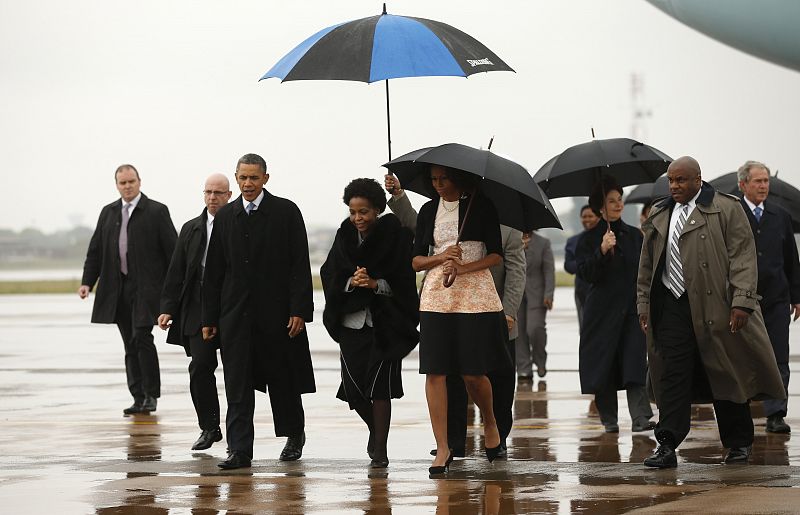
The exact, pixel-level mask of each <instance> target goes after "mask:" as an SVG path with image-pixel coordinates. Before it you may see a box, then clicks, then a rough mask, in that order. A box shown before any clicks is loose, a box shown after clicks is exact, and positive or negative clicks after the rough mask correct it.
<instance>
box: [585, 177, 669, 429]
mask: <svg viewBox="0 0 800 515" xmlns="http://www.w3.org/2000/svg"><path fill="white" fill-rule="evenodd" d="M589 206H590V207H591V208H592V210H593V211H594V212H595V214H597V215H598V216H601V217H602V220H601V221H600V223H598V224H597V225H595V226H594V227H593V228H591V229H589V230H587V231H586V232H585V233H584V234H583V236H582V237H581V238H580V240H579V241H578V246H577V249H576V251H575V258H576V261H577V266H578V274H577V275H578V277H579V278H580V279H582V280H583V281H586V282H587V283H589V285H590V286H589V292H588V294H587V296H586V300H585V304H584V307H583V323H582V324H581V337H580V350H579V359H580V364H579V371H580V379H581V393H584V394H588V393H593V394H594V395H595V403H596V404H597V410H598V411H599V412H600V420H601V422H602V423H603V426H604V427H605V431H606V432H607V433H617V432H619V424H618V417H617V414H618V404H617V391H618V390H625V391H626V393H627V396H628V411H629V412H630V415H631V420H632V422H633V424H632V430H633V431H634V432H639V431H649V430H652V429H653V428H654V427H655V424H654V423H653V422H651V421H650V418H651V417H652V416H653V410H652V409H651V408H650V402H649V400H648V398H647V393H646V390H645V378H646V375H647V354H646V345H645V338H644V334H642V332H641V330H640V329H639V319H638V315H637V313H636V277H637V275H636V274H637V270H638V268H639V254H640V252H641V249H642V233H641V231H639V229H637V228H636V227H632V226H630V225H628V224H626V223H625V222H623V221H622V218H621V217H622V210H623V208H624V204H623V202H622V187H621V186H619V184H617V182H616V181H615V180H614V179H613V178H611V177H605V178H604V180H603V181H601V182H598V183H597V184H596V185H595V187H594V189H593V191H592V194H591V195H590V196H589Z"/></svg>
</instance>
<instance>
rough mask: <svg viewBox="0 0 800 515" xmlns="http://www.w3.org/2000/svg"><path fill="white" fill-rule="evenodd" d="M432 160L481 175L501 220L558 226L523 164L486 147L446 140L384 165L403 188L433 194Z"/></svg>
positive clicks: (518, 225)
mask: <svg viewBox="0 0 800 515" xmlns="http://www.w3.org/2000/svg"><path fill="white" fill-rule="evenodd" d="M433 164H435V165H441V166H447V167H450V168H455V169H457V170H462V171H465V172H468V173H472V174H475V175H478V176H480V177H482V178H483V180H481V181H480V182H479V183H478V184H479V188H480V190H481V192H482V193H483V194H484V195H486V196H487V197H488V198H489V199H490V200H491V201H492V203H493V204H494V206H495V208H496V209H497V214H498V216H499V218H500V223H501V224H503V225H507V226H509V227H513V228H515V229H519V230H520V231H523V232H527V231H531V230H533V229H540V228H544V227H554V228H558V229H561V222H560V221H559V220H558V216H556V213H555V211H554V210H553V206H551V205H550V200H548V198H547V196H546V195H545V194H544V193H543V192H542V190H541V188H539V186H538V185H537V184H536V182H534V180H533V178H531V176H530V174H529V173H528V171H527V170H526V169H525V167H524V166H522V165H520V164H519V163H516V162H514V161H512V160H510V159H506V158H504V157H502V156H499V155H497V154H495V153H494V152H491V151H489V150H479V149H476V148H473V147H469V146H467V145H461V144H458V143H447V144H444V145H439V146H438V147H426V148H421V149H419V150H415V151H413V152H409V153H408V154H405V155H403V156H400V157H398V158H397V159H395V160H393V161H390V162H388V163H386V164H384V165H383V166H385V167H386V168H388V169H389V170H390V171H391V172H392V173H394V174H395V175H397V178H398V179H400V183H401V184H402V185H403V188H404V189H407V190H409V191H413V192H416V193H419V194H421V195H425V196H426V197H428V198H435V196H436V192H435V191H434V190H433V188H432V187H431V179H430V175H429V170H430V165H433Z"/></svg>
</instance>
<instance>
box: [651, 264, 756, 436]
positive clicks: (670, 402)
mask: <svg viewBox="0 0 800 515" xmlns="http://www.w3.org/2000/svg"><path fill="white" fill-rule="evenodd" d="M655 282H656V283H657V284H656V285H654V288H659V285H660V290H661V291H660V292H658V293H659V294H660V295H662V296H663V306H662V310H661V316H660V318H659V320H658V323H657V324H655V325H654V326H653V329H654V331H655V338H656V345H657V346H658V352H659V354H660V355H661V358H662V360H663V370H662V375H661V383H660V384H659V385H658V386H659V390H660V392H661V395H660V397H661V398H660V399H659V401H660V403H659V417H658V418H659V420H658V425H657V426H656V430H655V436H656V440H658V441H659V442H660V443H667V444H669V445H672V446H673V447H678V446H679V445H680V444H681V442H683V440H684V439H685V438H686V435H688V434H689V428H690V424H691V407H692V392H693V390H694V389H697V388H700V389H709V390H710V388H709V387H708V377H707V376H706V373H705V369H704V368H703V362H702V361H701V359H700V353H699V350H698V346H697V338H696V337H695V334H694V329H693V328H692V312H691V308H690V306H689V298H688V296H687V295H686V294H685V293H684V294H683V295H681V297H680V298H679V299H676V298H675V297H674V296H673V295H672V293H670V292H669V291H668V290H667V289H666V288H665V287H664V286H663V285H661V281H660V278H659V279H657V280H656V281H655ZM714 413H715V414H716V417H717V427H718V428H719V436H720V440H722V445H723V446H724V447H728V448H730V447H745V446H748V445H751V444H752V443H753V419H752V418H751V416H750V405H749V404H748V403H744V404H738V403H734V402H731V401H724V400H715V401H714Z"/></svg>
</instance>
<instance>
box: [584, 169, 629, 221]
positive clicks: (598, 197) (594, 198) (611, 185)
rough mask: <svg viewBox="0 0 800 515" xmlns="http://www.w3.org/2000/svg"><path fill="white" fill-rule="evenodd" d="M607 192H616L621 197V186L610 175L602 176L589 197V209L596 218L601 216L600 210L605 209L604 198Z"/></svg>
mask: <svg viewBox="0 0 800 515" xmlns="http://www.w3.org/2000/svg"><path fill="white" fill-rule="evenodd" d="M609 191H616V192H618V193H619V194H620V195H622V186H620V185H619V184H618V183H617V181H616V179H614V178H613V177H611V176H610V175H604V176H603V179H602V180H601V181H598V182H596V183H595V185H594V187H593V188H592V193H591V194H590V195H589V207H591V208H592V211H594V214H596V215H597V216H602V214H601V213H600V210H601V209H603V207H605V204H606V196H607V195H608V192H609Z"/></svg>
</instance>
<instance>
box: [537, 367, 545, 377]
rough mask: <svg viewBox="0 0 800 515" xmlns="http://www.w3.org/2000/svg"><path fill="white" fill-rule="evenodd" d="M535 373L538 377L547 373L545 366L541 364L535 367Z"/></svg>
mask: <svg viewBox="0 0 800 515" xmlns="http://www.w3.org/2000/svg"><path fill="white" fill-rule="evenodd" d="M536 375H537V376H539V377H544V376H546V375H547V367H545V366H544V365H542V366H541V367H536Z"/></svg>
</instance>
